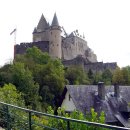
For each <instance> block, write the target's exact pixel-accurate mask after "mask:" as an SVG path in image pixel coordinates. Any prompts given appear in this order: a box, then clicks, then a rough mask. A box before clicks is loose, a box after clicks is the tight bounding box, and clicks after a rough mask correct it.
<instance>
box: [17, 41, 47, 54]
mask: <svg viewBox="0 0 130 130" xmlns="http://www.w3.org/2000/svg"><path fill="white" fill-rule="evenodd" d="M33 46H36V47H38V48H39V49H40V50H41V51H42V52H49V41H39V42H28V43H20V45H19V44H16V45H15V55H16V54H24V53H26V50H27V48H32V47H33Z"/></svg>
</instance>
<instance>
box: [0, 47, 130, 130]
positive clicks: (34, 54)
mask: <svg viewBox="0 0 130 130" xmlns="http://www.w3.org/2000/svg"><path fill="white" fill-rule="evenodd" d="M99 81H103V82H104V83H105V84H106V85H111V84H114V83H116V84H120V85H130V66H126V67H123V68H119V67H117V68H116V70H115V71H111V70H109V69H106V70H104V71H103V72H93V71H92V70H91V69H90V70H89V71H88V72H85V71H84V70H83V68H81V67H80V66H70V67H64V66H63V64H62V62H61V60H60V59H51V58H50V56H49V55H48V54H47V53H43V52H41V51H40V50H39V49H38V48H36V47H33V48H29V49H27V52H26V54H24V55H17V56H16V57H15V60H14V61H13V63H10V64H6V65H4V66H3V67H1V68H0V101H3V102H6V103H10V104H14V105H18V106H23V107H26V108H31V109H34V110H39V111H43V112H46V111H47V107H48V106H52V107H53V109H54V110H52V109H48V112H49V113H50V114H54V111H55V110H56V108H58V106H59V105H58V103H59V99H60V96H61V93H62V91H63V88H64V85H65V84H71V85H80V84H85V85H87V84H98V82H99ZM11 111H14V110H11ZM15 113H16V115H18V117H19V116H21V117H23V118H25V117H26V116H25V115H26V114H25V113H21V112H17V111H15ZM58 115H60V116H65V117H69V118H75V119H81V120H88V121H96V122H101V123H104V115H103V113H101V116H100V117H99V118H97V113H96V112H94V110H93V109H92V110H91V116H90V118H89V116H88V115H87V116H84V115H83V114H82V113H80V112H77V111H75V112H73V113H72V114H71V115H68V114H66V113H65V112H64V110H62V109H58ZM33 118H34V120H35V121H37V122H39V121H40V122H44V123H45V124H49V125H50V126H55V125H56V127H57V128H58V129H63V130H64V129H65V123H64V122H63V121H59V123H58V124H57V122H56V120H55V119H54V120H46V119H45V118H39V117H37V116H34V117H33ZM16 119H17V118H16ZM12 120H13V121H15V118H14V119H12ZM20 123H21V121H19V123H17V125H19V124H20ZM25 126H26V125H25ZM15 127H16V126H12V128H15ZM85 127H86V126H85V125H77V124H76V123H73V125H72V129H75V130H76V128H77V130H78V129H80V130H82V129H84V128H85ZM16 128H17V127H16ZM35 129H38V130H40V129H39V128H36V127H35Z"/></svg>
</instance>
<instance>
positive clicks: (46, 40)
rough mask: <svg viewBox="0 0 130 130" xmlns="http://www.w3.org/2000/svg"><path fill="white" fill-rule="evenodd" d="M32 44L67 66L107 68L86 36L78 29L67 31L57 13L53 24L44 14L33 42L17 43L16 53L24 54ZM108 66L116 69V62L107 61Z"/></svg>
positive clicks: (35, 31)
mask: <svg viewBox="0 0 130 130" xmlns="http://www.w3.org/2000/svg"><path fill="white" fill-rule="evenodd" d="M32 46H37V47H38V48H39V49H40V50H42V51H43V52H48V53H49V55H50V56H51V57H52V58H59V59H62V61H63V64H64V65H65V66H69V65H74V64H80V65H82V66H83V67H84V69H85V70H88V68H89V69H91V68H92V69H93V70H94V69H95V70H94V71H97V70H96V69H98V70H101V71H102V70H103V69H105V68H106V64H104V63H102V62H97V56H96V55H95V54H94V52H93V51H92V50H91V49H90V48H89V46H88V45H87V41H86V40H85V37H84V36H81V35H80V34H79V33H78V30H76V31H73V32H72V33H70V34H67V33H66V31H65V29H64V28H63V27H61V26H60V25H59V22H58V18H57V16H56V13H55V14H54V17H53V20H52V23H51V25H50V24H49V22H47V20H46V19H45V17H44V16H43V15H42V16H41V18H40V21H39V23H38V25H37V27H35V28H34V31H33V42H31V43H21V44H20V45H18V44H17V45H15V53H14V54H15V55H16V54H23V53H25V52H26V49H27V48H29V47H32ZM97 65H98V66H97ZM85 66H87V68H86V67H85ZM96 66H97V67H96ZM107 66H108V68H110V69H114V68H115V67H116V63H107ZM104 67H105V68H104Z"/></svg>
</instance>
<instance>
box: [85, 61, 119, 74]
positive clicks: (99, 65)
mask: <svg viewBox="0 0 130 130" xmlns="http://www.w3.org/2000/svg"><path fill="white" fill-rule="evenodd" d="M116 67H117V63H116V62H112V63H103V62H95V63H87V64H85V65H84V70H85V71H88V70H89V69H91V70H92V71H93V72H94V73H96V72H103V71H104V70H105V69H110V70H115V69H116Z"/></svg>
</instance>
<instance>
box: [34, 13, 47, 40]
mask: <svg viewBox="0 0 130 130" xmlns="http://www.w3.org/2000/svg"><path fill="white" fill-rule="evenodd" d="M48 29H49V26H48V23H47V21H46V19H45V17H44V16H43V14H42V16H41V18H40V20H39V23H38V25H37V27H36V28H35V29H34V31H33V42H38V41H48V40H49V36H48Z"/></svg>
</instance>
